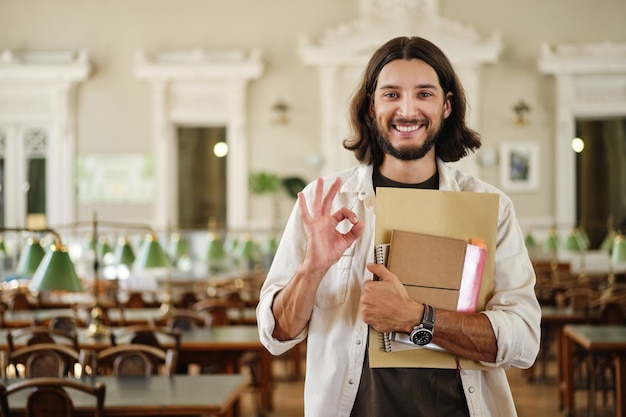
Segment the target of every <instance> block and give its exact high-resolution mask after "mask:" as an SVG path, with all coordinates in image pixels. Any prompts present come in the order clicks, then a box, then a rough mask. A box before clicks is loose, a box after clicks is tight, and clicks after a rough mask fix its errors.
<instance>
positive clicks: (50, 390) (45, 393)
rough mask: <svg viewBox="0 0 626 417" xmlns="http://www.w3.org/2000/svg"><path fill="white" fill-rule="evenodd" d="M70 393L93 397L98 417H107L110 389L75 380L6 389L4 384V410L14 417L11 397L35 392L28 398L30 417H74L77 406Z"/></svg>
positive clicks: (0, 390)
mask: <svg viewBox="0 0 626 417" xmlns="http://www.w3.org/2000/svg"><path fill="white" fill-rule="evenodd" d="M66 389H73V390H78V391H81V392H84V393H86V394H89V395H93V397H94V399H95V411H94V416H95V417H102V416H104V398H105V393H106V387H105V385H104V384H102V383H98V384H96V385H95V386H92V385H89V384H85V383H83V382H80V381H78V380H74V379H63V378H30V379H25V380H21V381H19V382H15V383H13V384H11V385H8V386H5V385H1V384H0V408H1V409H2V414H3V416H4V417H11V416H12V415H13V414H12V413H11V408H10V407H9V396H10V395H12V394H14V393H16V392H18V391H22V390H31V391H30V393H29V394H28V397H27V398H26V407H25V408H26V413H25V415H26V417H72V416H74V404H73V402H72V398H71V397H70V395H69V394H68V392H67V390H66Z"/></svg>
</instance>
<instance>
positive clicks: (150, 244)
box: [134, 233, 172, 314]
mask: <svg viewBox="0 0 626 417" xmlns="http://www.w3.org/2000/svg"><path fill="white" fill-rule="evenodd" d="M134 266H135V268H137V269H140V270H147V269H157V268H167V280H166V282H165V285H166V289H165V300H164V301H163V303H162V304H161V311H163V313H165V314H167V313H169V312H170V311H171V310H172V271H171V266H172V263H171V262H170V259H169V258H168V257H167V255H166V254H165V251H163V248H162V247H161V244H160V243H159V240H158V238H157V236H156V234H154V233H150V234H149V235H148V236H146V239H145V240H144V241H143V244H142V245H141V249H140V250H139V256H138V257H137V259H136V260H135V265H134Z"/></svg>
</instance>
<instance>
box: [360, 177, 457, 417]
mask: <svg viewBox="0 0 626 417" xmlns="http://www.w3.org/2000/svg"><path fill="white" fill-rule="evenodd" d="M372 180H373V184H374V189H376V187H400V188H424V189H438V188H439V173H435V175H433V176H432V177H431V178H430V179H428V180H426V181H424V182H423V183H419V184H403V183H398V182H396V181H393V180H391V179H389V178H386V177H384V176H383V175H382V174H380V172H379V170H378V168H377V167H375V169H374V172H373V174H372ZM350 416H351V417H410V416H415V417H433V416H437V417H469V410H468V408H467V400H466V399H465V394H464V393H463V386H462V384H461V378H460V377H459V376H458V375H457V370H456V369H430V368H370V367H369V358H368V355H367V352H366V354H365V360H364V361H363V373H362V374H361V381H360V383H359V390H358V392H357V396H356V400H355V402H354V406H353V407H352V413H351V414H350Z"/></svg>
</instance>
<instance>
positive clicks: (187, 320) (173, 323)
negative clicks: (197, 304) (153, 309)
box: [163, 309, 211, 332]
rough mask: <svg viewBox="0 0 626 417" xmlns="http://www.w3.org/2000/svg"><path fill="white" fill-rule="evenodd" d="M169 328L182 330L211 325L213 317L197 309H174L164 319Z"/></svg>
mask: <svg viewBox="0 0 626 417" xmlns="http://www.w3.org/2000/svg"><path fill="white" fill-rule="evenodd" d="M163 320H164V322H165V327H167V328H168V329H179V330H180V331H182V332H185V331H190V330H193V329H194V328H195V327H210V326H211V317H210V316H208V315H205V314H202V313H200V312H198V311H195V310H188V309H174V310H172V311H170V312H169V313H167V316H166V317H165V318H164V319H163Z"/></svg>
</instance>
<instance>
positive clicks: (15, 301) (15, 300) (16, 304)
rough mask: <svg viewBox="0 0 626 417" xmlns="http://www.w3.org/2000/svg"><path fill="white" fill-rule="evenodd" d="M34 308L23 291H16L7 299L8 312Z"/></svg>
mask: <svg viewBox="0 0 626 417" xmlns="http://www.w3.org/2000/svg"><path fill="white" fill-rule="evenodd" d="M33 308H36V306H35V305H33V304H32V303H31V302H30V300H29V299H28V294H26V293H25V292H23V291H16V292H14V293H13V294H12V295H11V298H10V299H9V310H11V311H26V310H32V309H33Z"/></svg>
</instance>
